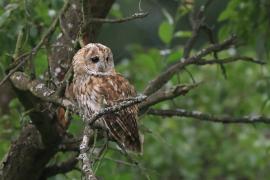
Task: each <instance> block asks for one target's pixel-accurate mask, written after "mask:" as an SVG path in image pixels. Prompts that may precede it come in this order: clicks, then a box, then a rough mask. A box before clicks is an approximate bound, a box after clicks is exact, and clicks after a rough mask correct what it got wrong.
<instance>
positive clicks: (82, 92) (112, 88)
mask: <svg viewBox="0 0 270 180" xmlns="http://www.w3.org/2000/svg"><path fill="white" fill-rule="evenodd" d="M72 66H73V71H74V79H73V94H74V97H75V100H76V101H77V103H78V105H79V108H80V109H81V111H82V114H83V115H84V116H85V118H89V117H90V116H91V114H93V113H94V112H97V111H99V110H101V109H102V108H103V107H107V106H112V105H115V104H117V103H118V102H119V101H121V100H124V99H126V98H129V97H134V96H136V92H135V90H134V88H133V86H132V85H130V84H129V82H128V81H127V80H126V79H125V78H124V77H123V76H121V75H120V74H118V73H116V72H115V69H114V62H113V55H112V52H111V50H110V48H108V47H106V46H104V45H102V44H99V43H90V44H88V45H86V46H85V47H83V48H82V49H80V50H79V51H78V52H77V53H76V54H75V56H74V58H73V62H72ZM137 114H138V107H137V105H134V106H131V107H128V108H126V109H124V110H122V111H120V112H117V113H112V114H108V115H105V116H103V117H102V118H101V120H100V121H102V122H103V124H105V126H106V128H107V129H108V132H109V136H110V137H111V138H112V139H113V140H115V141H116V142H117V143H120V144H121V145H122V146H123V147H124V148H125V149H126V150H131V151H136V152H141V151H142V144H141V141H140V136H139V131H138V124H137V119H138V118H137V117H138V116H137Z"/></svg>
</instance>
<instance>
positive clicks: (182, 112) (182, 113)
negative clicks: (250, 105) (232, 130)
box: [147, 109, 270, 124]
mask: <svg viewBox="0 0 270 180" xmlns="http://www.w3.org/2000/svg"><path fill="white" fill-rule="evenodd" d="M147 113H148V114H151V115H156V116H163V117H172V116H179V117H190V118H194V119H199V120H202V121H209V122H217V123H265V124H269V123H270V118H268V117H265V116H261V115H260V116H258V115H252V116H243V117H234V116H229V115H213V114H209V113H203V112H199V111H190V110H186V109H174V110H172V109H168V110H161V109H149V110H148V111H147Z"/></svg>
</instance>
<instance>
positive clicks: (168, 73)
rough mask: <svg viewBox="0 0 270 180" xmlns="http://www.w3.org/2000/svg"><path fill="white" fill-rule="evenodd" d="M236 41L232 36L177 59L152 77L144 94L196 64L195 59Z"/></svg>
mask: <svg viewBox="0 0 270 180" xmlns="http://www.w3.org/2000/svg"><path fill="white" fill-rule="evenodd" d="M235 43H236V37H235V36H232V37H230V38H229V39H227V40H225V41H223V42H222V43H219V44H214V45H211V46H209V47H207V48H205V49H202V50H201V51H199V52H198V53H197V54H195V55H193V56H191V57H189V58H187V59H184V61H179V62H177V63H176V64H173V65H171V66H170V67H169V68H167V69H166V70H165V71H163V72H162V73H161V74H160V75H158V76H157V77H156V78H155V79H153V80H152V81H151V82H150V83H149V84H148V85H147V87H146V88H145V90H144V94H145V95H147V96H148V95H150V94H152V93H154V92H156V91H157V90H158V89H160V88H161V87H162V86H163V85H164V84H166V83H167V82H168V81H169V80H170V79H171V77H172V76H173V75H174V74H176V73H177V72H179V71H180V70H182V69H183V68H185V67H186V66H187V65H189V64H196V61H198V60H200V59H201V58H202V57H204V56H206V55H208V54H210V53H212V52H215V51H222V50H224V49H227V48H228V47H230V46H231V45H233V44H235Z"/></svg>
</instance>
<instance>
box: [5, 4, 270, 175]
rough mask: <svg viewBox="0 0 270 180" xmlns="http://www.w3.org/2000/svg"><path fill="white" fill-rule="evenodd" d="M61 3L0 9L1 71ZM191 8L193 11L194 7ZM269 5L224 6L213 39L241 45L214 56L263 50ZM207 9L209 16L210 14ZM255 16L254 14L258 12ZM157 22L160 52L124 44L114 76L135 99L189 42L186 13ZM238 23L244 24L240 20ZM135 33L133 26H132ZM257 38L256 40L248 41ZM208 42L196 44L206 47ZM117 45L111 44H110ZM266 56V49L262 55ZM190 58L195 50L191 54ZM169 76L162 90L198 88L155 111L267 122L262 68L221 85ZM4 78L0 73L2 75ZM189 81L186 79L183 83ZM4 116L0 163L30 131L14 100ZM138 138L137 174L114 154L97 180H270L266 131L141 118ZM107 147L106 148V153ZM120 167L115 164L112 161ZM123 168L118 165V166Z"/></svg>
mask: <svg viewBox="0 0 270 180" xmlns="http://www.w3.org/2000/svg"><path fill="white" fill-rule="evenodd" d="M61 3H62V1H61V0H57V1H53V0H50V1H31V0H30V1H15V0H13V1H10V2H9V3H3V2H2V4H3V6H1V7H4V8H2V9H0V41H1V44H0V58H1V62H0V63H1V67H3V68H2V69H4V68H5V67H7V65H8V64H9V63H10V59H11V58H10V57H11V54H13V51H14V47H15V44H16V38H17V34H18V32H19V31H20V30H23V32H24V38H23V40H24V46H23V48H22V49H21V52H24V51H26V50H29V49H30V48H31V47H33V45H34V44H36V42H37V41H38V40H39V38H40V34H41V33H42V32H44V30H45V29H46V27H48V25H49V23H50V22H51V19H52V17H53V14H54V11H57V10H58V9H59V8H60V5H61ZM195 5H196V4H195ZM268 6H269V3H268V1H263V0H260V1H255V0H245V1H244V0H231V1H229V2H228V4H227V7H226V8H225V7H224V8H225V10H224V11H223V12H220V13H221V14H220V16H219V17H217V18H218V20H219V21H220V22H222V25H221V27H220V29H215V30H216V33H219V38H220V39H223V38H224V37H227V36H228V35H229V34H230V33H232V32H233V33H234V32H235V33H237V34H238V36H239V38H240V39H242V40H243V41H244V42H245V44H244V45H245V46H244V47H239V48H233V49H230V50H229V51H228V52H225V53H222V54H219V57H221V58H222V57H227V56H228V55H231V53H237V54H242V55H249V56H258V57H261V56H259V54H260V52H262V50H261V48H260V46H258V47H257V50H255V49H254V42H256V43H257V44H266V46H265V48H264V50H265V51H264V52H266V50H267V48H268V46H269V45H268V43H267V42H268V40H269V36H268V34H269V31H268V29H269V23H268V20H269V18H268V19H267V17H268V14H267V12H268V9H267V7H268ZM122 9H124V7H121V6H120V5H119V4H117V5H115V6H114V7H113V9H112V11H111V14H110V15H111V16H113V17H122V16H123V12H122V11H121V10H122ZM214 9H215V7H214V6H210V8H209V9H208V11H214ZM258 9H260V11H258ZM162 13H163V14H164V17H163V19H159V26H158V28H157V29H156V32H155V33H152V34H153V39H159V40H160V42H161V43H162V44H161V45H156V46H153V47H151V48H149V47H148V46H146V45H145V44H143V42H144V41H143V40H142V39H141V42H142V43H140V44H131V45H130V46H129V47H130V48H128V52H129V54H130V56H127V57H124V58H123V59H122V60H121V61H120V62H119V64H118V65H117V67H116V68H117V70H118V71H119V72H121V73H122V74H124V76H126V77H127V78H128V79H130V81H131V82H132V84H134V86H135V87H136V89H137V90H138V91H139V92H142V90H143V89H144V88H145V86H146V85H147V83H148V82H149V81H150V80H152V79H153V78H154V77H155V76H157V75H158V74H159V73H160V72H161V71H162V70H164V69H165V68H166V67H167V66H168V65H170V64H172V63H175V62H177V61H180V60H181V58H182V56H183V49H184V47H183V43H175V42H179V41H178V40H179V38H180V39H181V40H186V39H187V38H189V37H190V36H191V31H190V30H189V29H184V28H183V29H182V28H181V27H180V28H179V27H178V23H179V22H187V14H188V13H190V8H189V7H185V6H184V5H183V4H181V3H179V4H177V8H176V10H175V14H170V13H169V11H168V12H167V11H166V10H164V9H163V11H162ZM243 15H244V16H243ZM139 26H140V25H139ZM255 32H256V33H255ZM206 44H209V43H208V42H207V41H203V42H200V46H201V47H206ZM115 45H117V42H115ZM268 50H269V49H268ZM196 51H197V50H196V49H194V50H193V51H192V53H195V52H196ZM46 60H47V55H46V51H45V50H42V51H40V52H39V54H38V55H37V56H36V58H35V65H36V67H37V68H36V71H37V74H38V75H42V74H43V73H44V72H45V71H46V69H47V63H46ZM187 70H188V72H189V73H188V72H187V71H183V72H181V73H179V74H178V75H177V76H175V77H174V78H173V79H172V80H171V81H170V82H169V83H168V84H167V87H171V86H173V85H176V84H191V83H193V79H194V80H195V81H196V82H203V83H202V85H200V86H199V87H198V88H197V89H195V90H193V91H191V92H190V93H188V94H187V95H186V96H181V97H178V98H176V99H174V100H172V101H167V102H164V103H161V104H157V105H156V107H157V108H177V107H178V108H185V109H189V110H199V111H203V112H210V113H213V114H228V115H234V116H244V115H247V114H264V115H268V116H270V102H269V96H270V93H269V87H270V79H269V77H270V74H269V72H270V71H269V70H270V69H269V65H266V66H264V67H260V66H255V65H253V64H248V63H244V62H238V63H235V64H231V65H226V70H227V74H228V79H227V80H225V79H224V78H223V76H222V73H221V70H220V69H219V67H217V66H205V67H197V66H191V67H189V68H188V69H187ZM3 73H4V72H2V74H3ZM190 74H192V76H193V77H192V78H193V79H192V78H191V76H190ZM9 108H10V113H9V114H6V115H2V116H1V117H0V130H1V131H0V139H1V145H0V157H3V156H4V154H5V152H7V150H8V147H9V144H10V141H11V140H14V139H15V138H16V136H17V134H18V132H19V130H20V129H21V128H22V127H23V125H24V124H26V123H29V121H30V120H29V117H27V113H28V112H24V109H23V108H22V106H21V105H20V104H19V103H18V100H17V99H13V100H12V101H11V102H10V103H9ZM140 124H141V130H142V131H143V133H144V139H145V140H144V142H145V143H144V155H143V156H141V157H137V159H138V161H139V166H135V165H132V164H127V163H125V161H126V159H125V158H124V157H123V156H122V155H121V154H119V152H116V151H114V150H109V151H108V152H107V153H106V155H105V157H104V159H103V161H101V164H100V165H99V166H97V165H96V166H95V168H96V170H97V175H98V176H102V177H104V179H142V178H146V179H265V177H269V176H270V172H269V170H268V168H269V161H270V156H269V148H270V141H269V126H268V125H256V126H252V125H244V124H230V125H228V124H214V123H209V122H200V121H197V120H193V119H187V118H179V117H172V118H160V117H156V116H147V115H143V116H142V118H141V119H140ZM81 130H82V123H81V121H80V120H79V118H78V117H74V118H73V121H72V124H71V127H70V129H69V132H72V133H73V134H80V133H81ZM112 147H113V145H112ZM68 156H69V155H68V154H67V153H64V154H58V155H57V156H56V157H55V159H54V160H53V161H54V162H59V161H61V160H63V159H66V158H67V157H68ZM119 160H121V161H119ZM123 161H124V162H123ZM80 177H81V175H80V172H78V171H72V172H70V173H68V174H66V175H61V174H60V175H57V176H55V177H53V178H51V179H55V180H61V179H79V178H80Z"/></svg>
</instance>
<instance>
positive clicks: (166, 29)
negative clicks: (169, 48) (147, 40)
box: [158, 21, 173, 44]
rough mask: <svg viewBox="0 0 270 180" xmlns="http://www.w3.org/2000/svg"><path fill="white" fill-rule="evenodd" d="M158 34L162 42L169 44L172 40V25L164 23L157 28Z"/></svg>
mask: <svg viewBox="0 0 270 180" xmlns="http://www.w3.org/2000/svg"><path fill="white" fill-rule="evenodd" d="M158 34H159V37H160V39H161V40H162V42H164V43H165V44H169V43H170V42H171V41H172V38H173V25H172V24H170V23H169V22H167V21H164V22H162V23H161V25H160V26H159V30H158Z"/></svg>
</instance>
